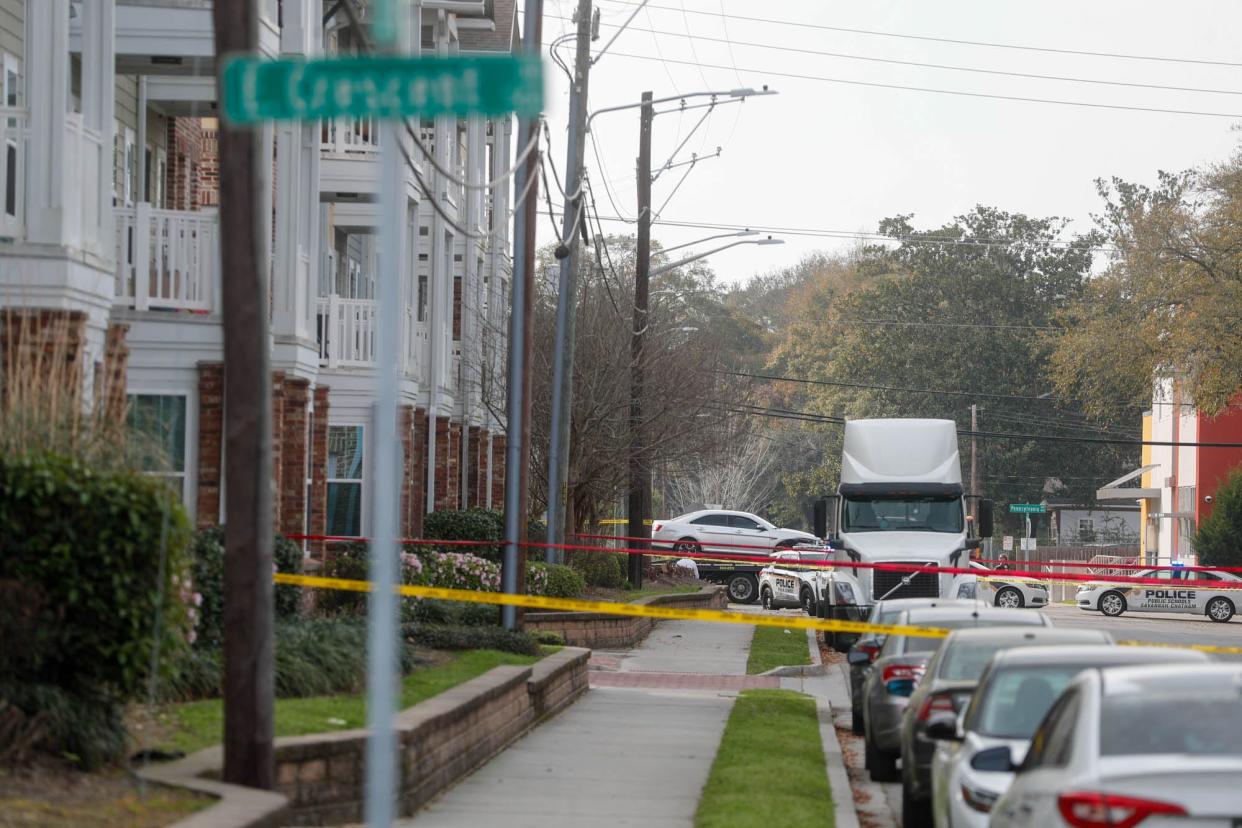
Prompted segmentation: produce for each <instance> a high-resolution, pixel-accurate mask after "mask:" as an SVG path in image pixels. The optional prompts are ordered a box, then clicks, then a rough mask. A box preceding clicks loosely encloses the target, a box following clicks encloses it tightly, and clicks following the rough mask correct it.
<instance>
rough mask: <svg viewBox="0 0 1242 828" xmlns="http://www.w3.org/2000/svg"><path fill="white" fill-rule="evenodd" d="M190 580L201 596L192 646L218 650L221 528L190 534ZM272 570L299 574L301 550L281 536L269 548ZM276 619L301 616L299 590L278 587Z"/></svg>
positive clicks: (221, 604)
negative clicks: (192, 536)
mask: <svg viewBox="0 0 1242 828" xmlns="http://www.w3.org/2000/svg"><path fill="white" fill-rule="evenodd" d="M192 557H193V566H192V568H191V577H192V580H193V585H194V590H195V591H196V592H198V594H199V595H201V596H202V605H201V606H200V607H199V617H198V624H197V626H196V627H195V641H194V645H195V646H196V647H198V648H200V649H204V648H205V649H210V648H212V647H219V646H221V644H223V642H224V638H223V636H224V527H222V526H212V527H209V528H207V529H201V530H199V531H198V533H196V534H195V535H194V546H193V555H192ZM272 558H273V561H274V562H275V564H276V571H278V572H285V573H290V574H293V575H300V574H302V547H300V546H298V544H296V543H295V542H293V541H291V540H289V539H288V538H286V537H285V536H284V535H277V536H276V537H275V539H274V541H273V545H272ZM274 601H275V610H276V617H277V618H281V619H285V620H292V619H295V618H298V617H299V616H300V615H301V613H302V588H301V587H296V586H288V585H285V584H281V585H278V586H277V587H276V589H275V595H274Z"/></svg>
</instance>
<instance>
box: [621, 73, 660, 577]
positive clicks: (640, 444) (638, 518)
mask: <svg viewBox="0 0 1242 828" xmlns="http://www.w3.org/2000/svg"><path fill="white" fill-rule="evenodd" d="M642 100H643V105H642V118H641V120H640V122H639V130H638V246H637V247H638V249H637V251H636V253H635V256H636V261H635V263H634V271H635V273H634V327H633V334H632V336H631V338H630V491H629V503H628V508H627V518H628V521H627V522H628V526H627V532H628V534H629V536H630V537H631V538H649V537H651V535H650V531H651V529H650V527H649V526H648V525H647V522H646V518H647V515H648V513H649V512H650V511H651V458H650V457H649V456H648V453H647V435H646V429H645V427H644V423H643V388H644V385H645V382H646V376H645V372H644V366H643V361H644V359H645V357H644V355H643V339H644V338H645V337H646V335H647V291H648V282H649V281H650V277H651V121H652V119H653V118H654V117H655V110H654V107H652V105H651V93H650V92H644V93H643V98H642ZM630 543H631V544H632V545H633V546H634V547H636V548H639V549H645V548H646V546H647V544H646V543H645V541H637V540H632V541H630ZM643 558H644V556H643V555H631V556H630V584H631V585H632V586H633V587H634V589H639V588H641V587H642V585H643Z"/></svg>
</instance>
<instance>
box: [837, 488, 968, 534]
mask: <svg viewBox="0 0 1242 828" xmlns="http://www.w3.org/2000/svg"><path fill="white" fill-rule="evenodd" d="M962 521H963V517H962V502H961V500H960V499H959V498H956V497H909V496H906V497H847V498H846V499H845V508H844V510H843V515H842V521H841V531H843V532H898V531H904V532H953V533H958V532H961V531H962Z"/></svg>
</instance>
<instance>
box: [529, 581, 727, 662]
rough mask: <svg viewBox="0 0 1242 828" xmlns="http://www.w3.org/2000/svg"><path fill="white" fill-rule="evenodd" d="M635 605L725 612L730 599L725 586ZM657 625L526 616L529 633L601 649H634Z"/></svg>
mask: <svg viewBox="0 0 1242 828" xmlns="http://www.w3.org/2000/svg"><path fill="white" fill-rule="evenodd" d="M634 603H635V604H647V605H650V606H658V607H684V608H687V609H724V608H725V607H727V606H728V604H729V599H728V595H727V593H726V592H725V589H724V587H720V586H709V587H705V588H703V589H701V590H699V591H698V592H686V593H678V594H673V595H651V596H648V597H646V598H640V599H639V600H637V601H635V602H634ZM656 623H657V619H655V618H639V617H634V616H624V615H607V614H605V613H602V612H528V613H526V629H527V630H528V631H530V632H543V631H545V630H547V631H551V632H555V633H559V634H560V635H561V636H562V637H563V638H564V639H565V643H566V644H569V645H572V646H574V647H590V648H592V649H597V650H612V649H618V648H622V647H633V646H634V645H635V644H637V643H638V642H640V641H642V640H643V639H644V638H646V637H647V634H648V633H650V632H651V630H652V628H653V627H655V625H656Z"/></svg>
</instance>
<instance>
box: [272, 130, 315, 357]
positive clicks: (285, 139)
mask: <svg viewBox="0 0 1242 828" xmlns="http://www.w3.org/2000/svg"><path fill="white" fill-rule="evenodd" d="M302 133H303V128H302V125H301V124H299V123H295V122H290V121H281V122H280V123H279V124H277V126H276V182H277V184H276V218H275V222H276V227H275V230H276V234H275V235H276V238H275V242H274V248H273V258H274V260H275V261H274V263H273V270H272V334H273V336H275V337H276V338H278V339H280V338H286V337H293V338H295V339H305V338H306V336H307V330H306V327H307V325H306V319H305V314H304V312H303V309H304V308H305V306H306V293H307V289H308V288H309V284H308V283H307V282H308V279H309V274H307V273H306V272H305V270H306V269H305V267H303V266H302V261H303V259H302V253H303V251H304V250H305V248H303V246H302V245H301V244H299V241H300V239H299V236H300V233H299V231H300V230H301V229H303V221H304V219H303V215H304V213H305V210H304V208H303V202H304V200H305V197H306V195H307V193H306V191H305V189H304V186H305V183H306V182H304V181H303V174H302V173H303V168H304V166H305V165H304V164H303V158H302V154H303V150H304V146H303V140H302V137H303V135H302Z"/></svg>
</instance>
